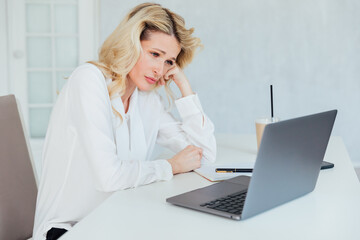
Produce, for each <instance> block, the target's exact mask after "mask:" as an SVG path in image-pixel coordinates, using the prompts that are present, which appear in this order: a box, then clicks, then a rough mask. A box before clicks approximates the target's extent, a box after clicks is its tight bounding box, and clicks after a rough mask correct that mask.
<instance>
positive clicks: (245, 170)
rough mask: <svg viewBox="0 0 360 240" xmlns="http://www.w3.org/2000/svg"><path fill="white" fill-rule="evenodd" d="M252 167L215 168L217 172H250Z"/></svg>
mask: <svg viewBox="0 0 360 240" xmlns="http://www.w3.org/2000/svg"><path fill="white" fill-rule="evenodd" d="M252 171H253V170H252V168H216V169H215V172H217V173H235V172H248V173H249V172H252Z"/></svg>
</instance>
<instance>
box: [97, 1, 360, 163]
mask: <svg viewBox="0 0 360 240" xmlns="http://www.w3.org/2000/svg"><path fill="white" fill-rule="evenodd" d="M142 2H143V1H139V0H136V1H135V0H131V1H130V0H128V1H124V0H123V1H118V0H102V1H101V3H100V7H101V9H100V21H101V22H100V33H101V36H100V38H101V41H100V42H103V40H104V39H105V38H106V37H107V36H108V35H109V34H110V33H111V32H112V31H113V29H114V28H115V27H116V26H117V24H118V23H119V22H120V20H121V19H122V18H123V17H124V15H125V14H126V13H127V12H128V11H129V9H130V8H132V7H134V6H135V5H137V4H139V3H142ZM157 2H158V3H161V4H162V5H163V6H165V7H168V8H170V9H171V10H173V11H175V12H177V13H179V14H180V15H182V16H183V17H184V18H185V20H186V23H187V26H188V27H192V26H193V27H195V29H196V31H195V33H196V35H197V36H198V37H200V38H201V39H202V41H203V44H204V46H205V48H204V50H203V51H202V52H200V53H199V54H198V55H197V57H196V58H195V60H194V62H193V64H191V65H190V66H189V67H188V68H187V69H186V73H187V75H188V77H189V79H190V81H191V82H192V85H193V88H194V90H195V91H196V92H198V94H199V95H200V98H201V100H202V103H203V107H204V109H205V111H206V112H207V114H208V115H209V116H210V117H211V119H212V120H213V121H214V123H215V126H216V131H217V132H218V133H219V132H233V133H254V132H255V128H254V119H255V118H257V117H259V116H264V115H269V114H270V104H269V85H270V84H273V85H274V95H275V96H274V101H275V115H276V116H278V117H280V118H281V119H287V118H292V117H297V116H301V115H305V114H311V113H315V112H319V111H323V110H330V109H334V108H336V109H338V110H339V112H338V118H337V120H336V123H335V127H334V131H333V134H334V135H340V136H342V137H343V139H344V142H345V144H346V146H347V149H348V151H349V154H350V157H351V158H352V160H353V162H354V163H355V164H360V150H359V143H360V131H359V129H360V128H359V124H358V120H359V119H360V27H359V26H360V1H357V0H317V1H313V0H302V1H298V0H272V1H269V0H242V1H236V0H233V1H230V0H197V1H192V0H163V1H157Z"/></svg>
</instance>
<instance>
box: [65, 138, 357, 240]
mask: <svg viewBox="0 0 360 240" xmlns="http://www.w3.org/2000/svg"><path fill="white" fill-rule="evenodd" d="M228 137H229V138H234V139H231V140H229V138H227V137H226V136H223V138H221V137H220V138H218V162H220V163H221V162H222V163H226V162H234V160H237V161H249V160H251V159H254V158H255V156H256V141H255V136H237V137H234V136H228ZM229 142H231V144H227V143H229ZM324 160H325V161H329V162H333V163H335V168H332V169H328V170H323V171H321V172H320V176H319V179H318V182H317V185H316V188H315V190H314V191H313V192H311V193H310V194H307V195H305V196H304V197H301V198H299V199H296V200H294V201H292V202H289V203H287V204H284V205H282V206H279V207H276V208H274V209H272V210H269V211H267V212H265V213H262V214H260V215H258V216H256V217H253V218H251V219H248V220H245V221H240V222H238V221H233V220H230V219H226V218H221V217H218V216H214V215H210V214H206V213H202V212H196V211H193V210H188V209H185V208H180V207H177V206H174V205H171V204H168V203H166V202H165V199H166V198H168V197H170V196H174V195H177V194H180V193H184V192H187V191H190V190H193V189H196V188H200V187H205V186H208V185H210V184H212V183H211V182H209V181H207V180H206V179H204V178H202V177H201V176H199V175H198V174H196V173H194V172H191V173H186V174H179V175H176V176H174V178H173V179H172V180H171V181H168V182H157V183H153V184H150V185H147V186H141V187H138V188H136V189H130V190H125V191H119V192H116V193H114V194H113V195H112V196H111V197H110V198H109V199H107V200H106V201H105V202H104V203H103V204H102V205H100V206H99V207H98V208H97V209H95V210H94V211H93V212H92V213H90V214H89V215H88V216H87V217H85V218H84V219H83V220H82V221H81V222H79V223H78V224H77V225H76V226H75V227H74V228H73V229H72V230H70V231H69V232H68V233H66V234H65V235H64V237H63V238H61V239H287V240H288V239H299V240H304V239H336V240H338V239H347V240H349V239H350V240H351V239H354V240H355V239H357V240H358V239H360V227H359V226H360V184H359V181H358V179H357V177H356V174H355V171H354V168H353V166H352V164H351V161H350V158H349V156H348V153H347V151H346V148H345V146H344V144H343V141H342V139H341V138H340V137H332V138H331V139H330V142H329V146H328V148H327V152H326V154H325V159H324Z"/></svg>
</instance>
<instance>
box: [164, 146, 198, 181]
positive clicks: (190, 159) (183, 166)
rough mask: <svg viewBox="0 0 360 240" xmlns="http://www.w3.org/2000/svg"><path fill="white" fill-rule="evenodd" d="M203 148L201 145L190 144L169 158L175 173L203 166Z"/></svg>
mask: <svg viewBox="0 0 360 240" xmlns="http://www.w3.org/2000/svg"><path fill="white" fill-rule="evenodd" d="M202 153H203V150H202V149H201V148H199V147H196V146H193V145H189V146H187V147H186V148H184V149H183V150H181V151H180V152H178V153H177V154H176V155H175V156H174V157H172V158H171V159H168V162H169V163H170V164H171V167H172V171H173V174H177V173H185V172H190V171H192V170H194V169H197V168H199V167H200V166H201V158H202Z"/></svg>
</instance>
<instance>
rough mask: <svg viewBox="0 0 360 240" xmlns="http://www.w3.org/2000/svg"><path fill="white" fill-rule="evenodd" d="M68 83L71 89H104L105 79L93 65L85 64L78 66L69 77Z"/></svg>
mask: <svg viewBox="0 0 360 240" xmlns="http://www.w3.org/2000/svg"><path fill="white" fill-rule="evenodd" d="M68 80H69V83H70V85H72V86H73V87H76V86H79V87H80V86H81V87H85V88H88V87H95V86H96V87H101V88H106V82H105V77H104V75H103V74H102V72H101V71H100V69H99V68H97V67H96V66H95V65H93V64H90V63H85V64H82V65H80V66H78V67H77V68H76V69H75V70H74V71H73V72H72V74H71V75H70V77H69V79H68Z"/></svg>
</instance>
